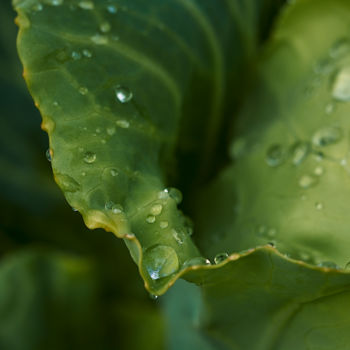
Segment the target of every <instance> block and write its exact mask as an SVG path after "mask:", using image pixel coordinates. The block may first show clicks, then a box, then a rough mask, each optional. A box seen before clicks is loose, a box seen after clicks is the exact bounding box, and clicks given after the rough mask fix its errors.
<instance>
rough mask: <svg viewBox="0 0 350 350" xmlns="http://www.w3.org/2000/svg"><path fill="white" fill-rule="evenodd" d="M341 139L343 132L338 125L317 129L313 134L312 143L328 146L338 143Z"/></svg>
mask: <svg viewBox="0 0 350 350" xmlns="http://www.w3.org/2000/svg"><path fill="white" fill-rule="evenodd" d="M340 139H341V132H340V129H339V128H336V127H326V128H322V129H319V130H317V131H316V132H315V133H314V135H313V136H312V143H313V144H314V145H315V146H318V147H326V146H328V145H331V144H334V143H337V142H338V141H339V140H340Z"/></svg>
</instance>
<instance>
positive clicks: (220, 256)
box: [214, 253, 228, 264]
mask: <svg viewBox="0 0 350 350" xmlns="http://www.w3.org/2000/svg"><path fill="white" fill-rule="evenodd" d="M227 258H228V254H227V253H219V254H216V256H215V258H214V262H215V264H220V263H222V262H223V261H225V260H226V259H227Z"/></svg>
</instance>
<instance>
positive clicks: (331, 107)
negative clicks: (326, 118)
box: [324, 102, 335, 115]
mask: <svg viewBox="0 0 350 350" xmlns="http://www.w3.org/2000/svg"><path fill="white" fill-rule="evenodd" d="M334 110H335V105H334V103H332V102H331V103H328V104H327V105H326V107H325V109H324V111H325V113H326V114H327V115H331V114H332V113H333V112H334Z"/></svg>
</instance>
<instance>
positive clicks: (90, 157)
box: [84, 152, 96, 164]
mask: <svg viewBox="0 0 350 350" xmlns="http://www.w3.org/2000/svg"><path fill="white" fill-rule="evenodd" d="M95 160H96V153H94V152H85V154H84V162H85V163H87V164H92V163H94V162H95Z"/></svg>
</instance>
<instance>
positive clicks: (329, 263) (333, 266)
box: [317, 261, 339, 269]
mask: <svg viewBox="0 0 350 350" xmlns="http://www.w3.org/2000/svg"><path fill="white" fill-rule="evenodd" d="M317 266H319V267H328V268H330V269H339V266H338V265H337V264H336V263H334V262H333V261H321V262H320V263H319V264H318V265H317Z"/></svg>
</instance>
